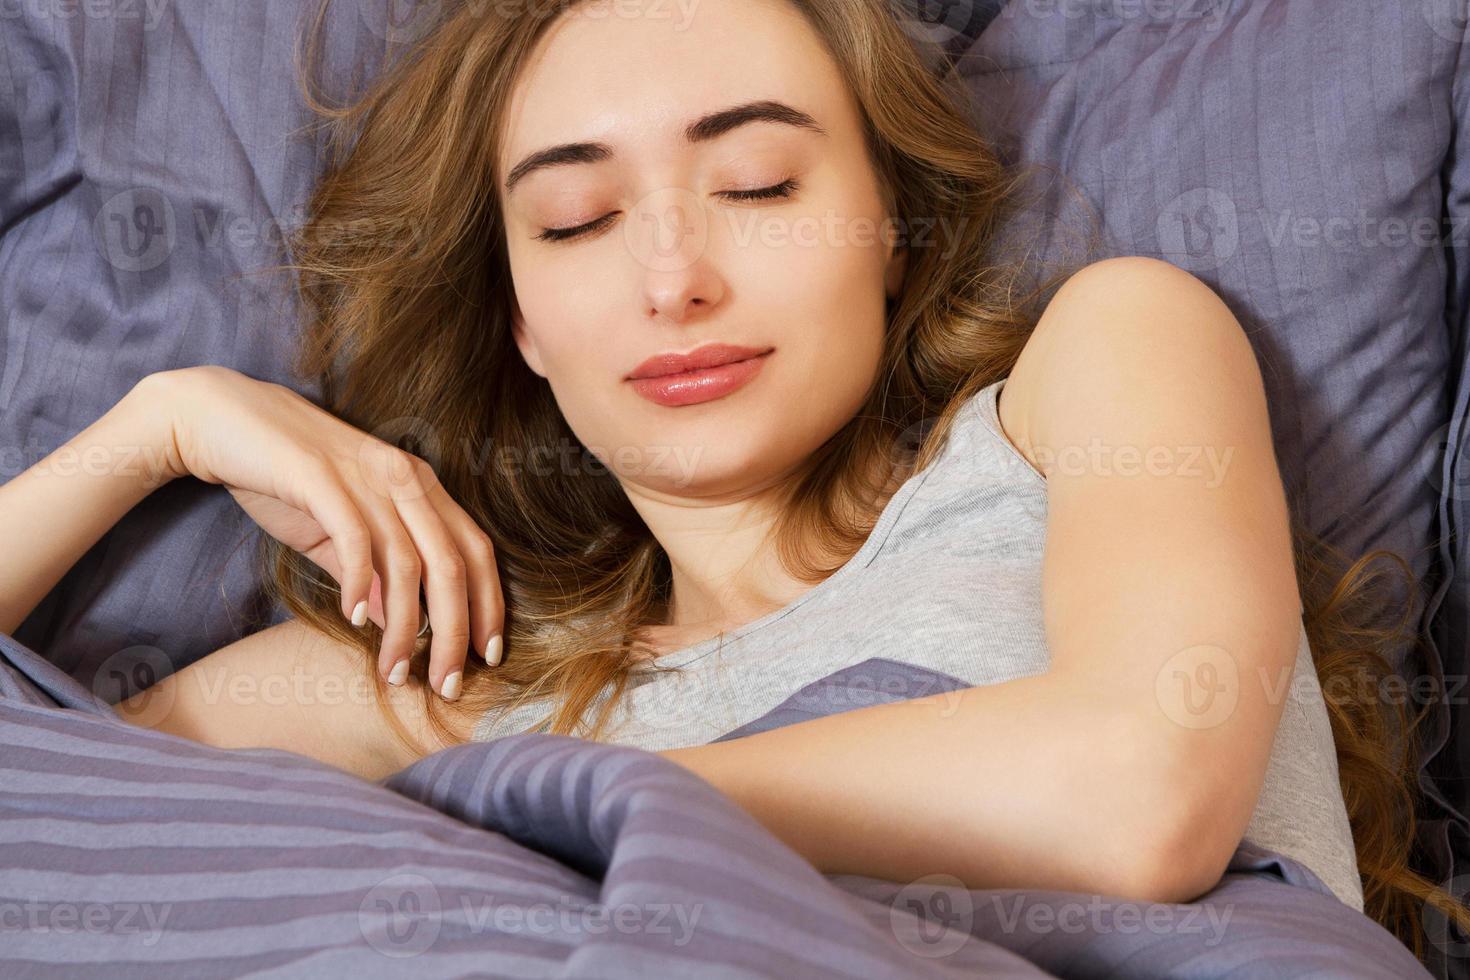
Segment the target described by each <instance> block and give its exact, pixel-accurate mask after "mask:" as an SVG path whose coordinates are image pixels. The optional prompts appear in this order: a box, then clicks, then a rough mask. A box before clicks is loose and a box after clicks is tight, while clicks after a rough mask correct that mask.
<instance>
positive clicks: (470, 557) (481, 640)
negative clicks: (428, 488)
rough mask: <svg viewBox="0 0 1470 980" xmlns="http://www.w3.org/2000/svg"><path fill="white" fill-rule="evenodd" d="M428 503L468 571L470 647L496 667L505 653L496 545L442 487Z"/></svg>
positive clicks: (503, 613) (503, 610) (433, 493)
mask: <svg viewBox="0 0 1470 980" xmlns="http://www.w3.org/2000/svg"><path fill="white" fill-rule="evenodd" d="M429 500H430V502H431V503H433V504H434V506H435V507H436V508H437V509H438V511H439V516H440V518H441V519H443V521H444V525H445V527H447V528H448V529H449V533H450V534H451V535H452V536H453V537H454V541H455V545H456V547H458V548H459V553H460V555H462V556H463V557H464V562H465V566H466V567H467V568H468V570H469V571H468V576H469V582H468V585H467V588H468V594H469V603H470V643H471V646H473V647H474V651H475V653H476V655H477V656H480V657H483V658H484V659H485V662H486V663H488V664H490V665H491V666H495V665H496V664H498V663H500V659H501V657H502V655H503V653H504V650H505V641H504V637H503V633H504V631H505V596H504V593H503V592H502V591H501V587H500V569H499V568H498V567H497V566H496V564H495V545H494V542H492V541H491V540H490V536H489V535H487V534H486V533H485V532H484V530H482V529H481V527H480V525H479V524H477V523H475V520H474V518H472V517H470V515H469V514H467V513H465V511H464V509H463V508H462V507H460V506H459V504H458V503H456V502H455V500H454V498H453V497H451V496H449V492H448V491H447V490H445V489H444V488H443V487H442V486H441V487H438V488H437V489H436V490H435V491H433V492H431V493H430V494H429ZM492 639H495V640H496V641H497V642H496V644H495V649H494V650H491V649H490V641H491V640H492Z"/></svg>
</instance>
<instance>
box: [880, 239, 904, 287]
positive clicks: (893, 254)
mask: <svg viewBox="0 0 1470 980" xmlns="http://www.w3.org/2000/svg"><path fill="white" fill-rule="evenodd" d="M908 258H909V250H908V246H906V245H890V246H889V255H888V267H887V268H886V269H885V270H884V273H883V288H884V289H885V290H886V291H887V293H888V298H889V299H890V300H896V299H898V294H899V291H900V290H902V289H903V277H904V272H905V271H906V270H907V269H908Z"/></svg>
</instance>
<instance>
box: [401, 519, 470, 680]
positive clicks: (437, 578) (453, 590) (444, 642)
mask: <svg viewBox="0 0 1470 980" xmlns="http://www.w3.org/2000/svg"><path fill="white" fill-rule="evenodd" d="M397 504H398V513H399V515H400V516H401V517H402V519H403V526H404V527H405V528H407V529H408V533H409V536H410V537H412V538H413V543H414V547H416V548H417V549H418V553H419V562H420V564H421V565H422V567H423V582H424V594H425V597H426V598H427V599H428V606H429V625H430V626H431V628H432V629H433V635H432V637H431V638H430V641H429V686H430V687H432V688H433V689H434V690H436V691H438V692H439V693H440V695H441V696H442V697H443V698H444V699H445V700H448V701H453V700H455V699H457V698H458V697H459V692H460V688H461V684H462V683H463V680H464V663H465V656H466V654H467V653H468V651H469V643H470V617H469V599H468V575H469V568H468V566H467V565H466V564H465V560H464V557H463V556H462V555H461V554H460V553H459V548H458V546H457V545H456V544H455V541H454V537H453V536H452V535H451V534H450V533H449V529H448V528H447V527H445V525H444V519H443V518H442V517H440V516H439V511H438V509H437V508H435V506H434V505H433V504H432V503H430V502H429V500H428V496H427V495H421V496H417V497H406V498H404V499H400V500H398V501H397Z"/></svg>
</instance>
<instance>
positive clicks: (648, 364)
mask: <svg viewBox="0 0 1470 980" xmlns="http://www.w3.org/2000/svg"><path fill="white" fill-rule="evenodd" d="M773 350H775V348H773V347H765V348H761V347H738V346H735V345H734V344H706V345H704V346H703V347H699V348H696V349H695V350H692V351H690V352H689V353H687V354H679V353H666V354H658V355H655V356H653V357H650V358H649V359H648V360H646V361H644V362H643V363H642V364H640V365H638V367H636V368H634V369H633V372H632V373H631V374H629V375H628V376H627V377H626V378H624V380H625V381H644V380H648V379H652V378H672V377H675V376H678V375H684V374H695V373H697V372H700V371H705V370H709V369H711V368H719V367H725V366H726V365H729V364H738V363H740V362H741V361H748V360H750V359H752V358H755V357H762V356H764V355H766V354H769V353H771V351H773Z"/></svg>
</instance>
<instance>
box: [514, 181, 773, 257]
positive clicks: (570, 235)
mask: <svg viewBox="0 0 1470 980" xmlns="http://www.w3.org/2000/svg"><path fill="white" fill-rule="evenodd" d="M800 187H801V184H800V182H798V181H797V179H796V178H795V177H789V178H787V179H786V180H783V181H781V183H779V184H776V185H775V186H772V187H761V188H757V189H755V190H749V191H721V192H720V194H721V196H722V197H725V198H728V199H730V200H734V201H773V200H778V199H781V198H787V197H790V196H791V195H792V194H794V193H795V192H796V191H797V189H798V188H800ZM613 217H614V215H611V214H609V215H604V216H603V217H601V218H598V219H597V220H596V221H591V222H588V223H587V224H585V225H579V226H578V227H576V228H546V229H544V230H543V231H542V232H541V234H539V235H537V236H536V240H537V241H543V242H553V243H555V242H566V241H571V240H572V239H574V238H581V237H582V236H584V235H589V234H591V233H592V232H594V231H597V230H598V229H600V228H601V227H602V226H603V225H605V224H606V223H607V222H609V221H611V220H612V219H613Z"/></svg>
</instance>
